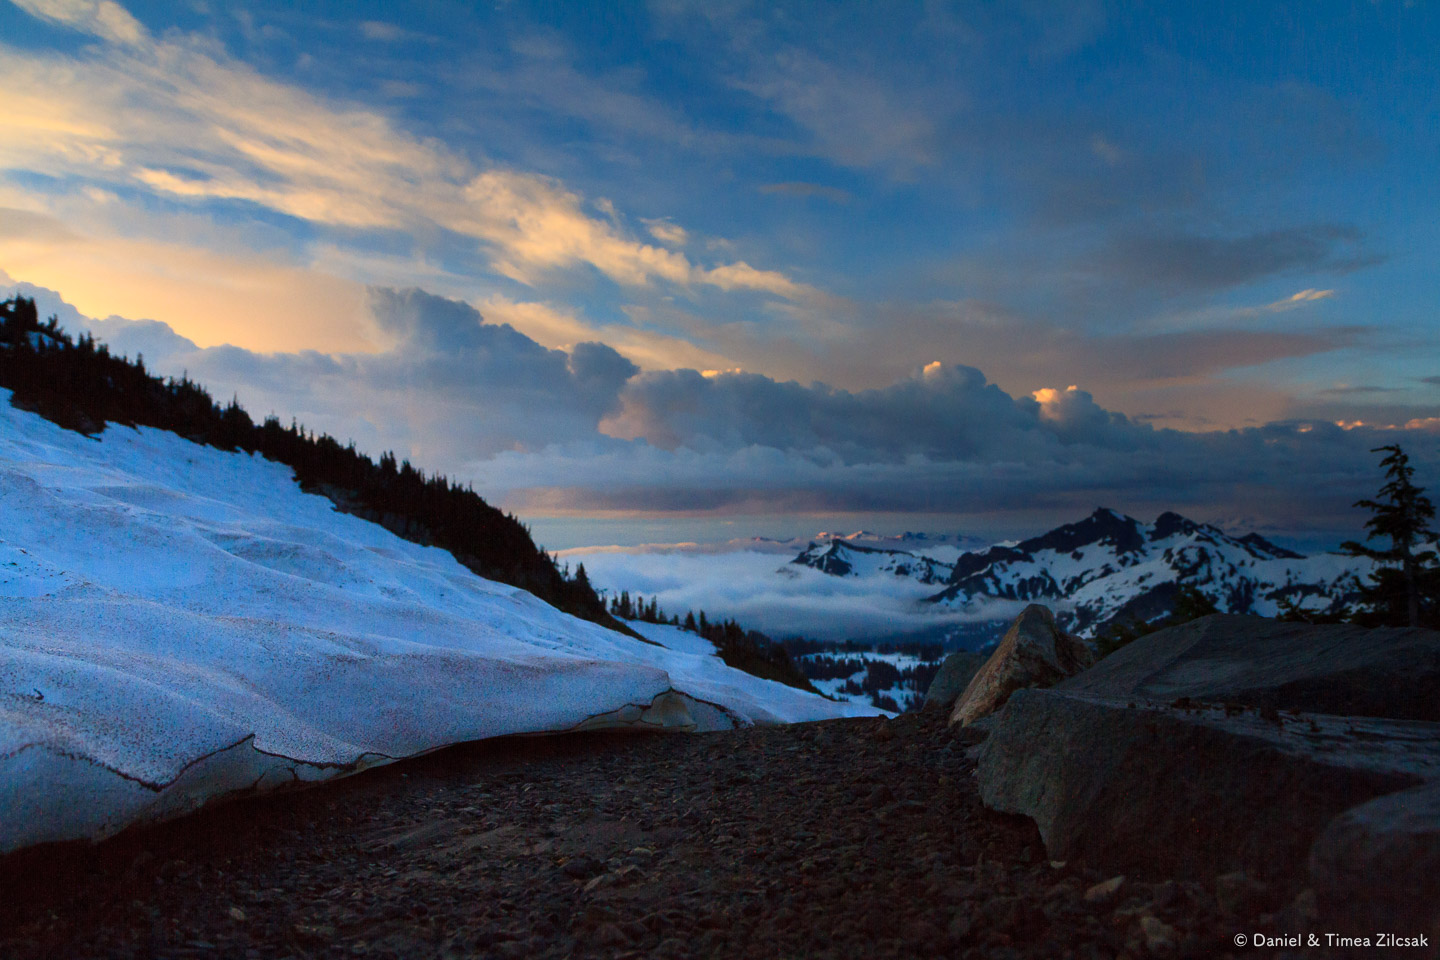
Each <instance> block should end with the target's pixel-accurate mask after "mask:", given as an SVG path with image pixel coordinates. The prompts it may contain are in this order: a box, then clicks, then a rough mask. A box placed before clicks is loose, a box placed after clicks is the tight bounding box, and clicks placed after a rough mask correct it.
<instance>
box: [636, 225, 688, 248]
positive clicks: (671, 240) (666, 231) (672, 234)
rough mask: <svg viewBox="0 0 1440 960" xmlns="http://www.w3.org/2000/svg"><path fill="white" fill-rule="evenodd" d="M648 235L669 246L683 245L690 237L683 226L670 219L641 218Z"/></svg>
mask: <svg viewBox="0 0 1440 960" xmlns="http://www.w3.org/2000/svg"><path fill="white" fill-rule="evenodd" d="M641 222H642V223H644V224H645V229H646V230H649V231H650V236H652V237H654V238H655V239H656V240H659V241H660V242H661V243H663V244H665V245H666V246H669V247H683V246H685V244H686V242H687V241H688V240H689V239H690V234H689V233H688V232H686V230H685V228H684V227H682V226H680V225H679V224H677V223H675V222H673V221H671V220H642V221H641Z"/></svg>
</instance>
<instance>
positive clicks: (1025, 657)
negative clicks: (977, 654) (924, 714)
mask: <svg viewBox="0 0 1440 960" xmlns="http://www.w3.org/2000/svg"><path fill="white" fill-rule="evenodd" d="M1090 658H1091V653H1090V648H1089V647H1087V646H1086V645H1085V643H1084V642H1083V641H1082V640H1080V639H1079V638H1078V637H1074V636H1071V635H1070V634H1068V633H1066V632H1065V631H1063V630H1061V629H1060V628H1059V627H1058V626H1056V625H1055V615H1054V614H1053V613H1051V612H1050V610H1049V608H1048V607H1044V606H1042V605H1040V604H1038V603H1032V604H1030V606H1028V607H1026V608H1025V609H1024V610H1023V611H1021V613H1020V616H1019V617H1017V618H1016V619H1015V622H1014V623H1012V624H1011V625H1010V629H1009V630H1007V631H1005V636H1004V637H1003V638H1002V639H1001V641H1000V645H999V646H998V647H996V648H995V652H994V653H993V654H991V656H990V659H989V660H987V661H986V662H985V665H984V666H983V667H981V668H980V669H979V671H978V672H976V674H975V676H974V677H973V678H971V680H970V683H969V684H968V685H967V686H966V687H965V691H964V692H963V693H962V694H960V696H959V698H958V699H957V700H956V701H955V708H954V710H953V711H952V712H951V714H950V722H951V723H952V724H962V725H968V724H971V723H974V722H975V721H976V720H978V719H980V718H981V717H984V716H988V715H989V714H992V713H994V712H995V711H996V710H999V709H1000V708H1001V707H1003V706H1004V705H1005V701H1006V700H1008V699H1009V698H1010V695H1011V694H1012V693H1014V692H1015V691H1016V690H1022V689H1025V688H1027V687H1048V686H1051V685H1052V684H1054V683H1057V682H1059V681H1060V680H1064V679H1065V678H1066V677H1069V676H1072V675H1073V674H1075V673H1078V672H1079V671H1081V670H1083V669H1085V667H1087V666H1089V665H1090Z"/></svg>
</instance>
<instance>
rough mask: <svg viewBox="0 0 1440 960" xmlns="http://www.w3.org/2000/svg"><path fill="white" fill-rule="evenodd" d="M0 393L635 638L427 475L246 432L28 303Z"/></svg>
mask: <svg viewBox="0 0 1440 960" xmlns="http://www.w3.org/2000/svg"><path fill="white" fill-rule="evenodd" d="M0 387H5V388H7V389H9V390H11V391H13V392H14V397H13V398H12V401H11V402H12V403H13V404H14V405H15V406H16V407H19V408H21V409H23V410H30V411H33V412H35V413H38V414H40V415H41V416H43V417H46V418H47V419H49V420H52V421H54V422H55V423H57V424H59V425H60V426H62V427H65V428H67V429H70V430H77V431H79V432H81V433H86V434H96V433H100V432H101V431H103V430H104V429H105V427H106V425H107V423H119V424H124V425H126V426H148V427H156V428H158V429H161V430H169V431H171V432H173V433H176V434H179V435H180V436H183V437H186V438H187V439H189V440H193V441H194V442H196V443H203V444H207V445H209V446H212V447H218V448H220V449H222V450H244V451H246V452H248V453H259V454H260V455H262V456H264V457H266V458H267V459H270V460H274V461H276V462H278V463H283V464H285V465H287V466H289V467H290V468H291V469H292V470H294V471H295V477H296V479H297V480H298V481H299V482H300V485H301V487H302V488H304V489H305V490H308V491H311V492H314V493H320V494H324V495H325V496H326V497H328V498H329V499H330V500H331V501H332V502H333V503H334V504H335V506H336V507H337V508H338V509H340V510H344V511H346V512H347V513H353V514H355V515H357V516H360V517H363V518H365V519H367V520H372V521H374V522H376V523H379V524H381V525H382V526H384V527H385V528H386V529H388V530H390V531H392V532H393V533H395V534H397V535H398V536H401V537H404V538H405V539H407V540H411V541H414V542H416V543H422V544H426V545H433V546H437V547H442V548H444V549H446V550H448V551H450V552H451V553H452V554H454V555H455V558H456V559H457V560H459V561H460V562H461V563H462V564H464V565H465V566H466V567H468V568H469V569H470V570H472V571H474V572H475V573H477V574H479V575H480V576H482V577H486V578H488V579H491V580H498V581H501V582H502V583H508V584H511V585H513V586H517V587H521V588H523V589H525V590H528V591H530V592H531V593H533V594H535V595H536V596H537V597H540V598H541V599H542V600H545V601H546V602H548V603H550V604H552V605H554V606H555V607H558V608H559V609H561V610H564V611H566V612H567V613H571V614H574V615H575V616H577V617H582V618H584V619H586V620H590V621H593V622H595V623H599V624H603V625H604V626H607V627H610V628H612V629H616V630H620V631H623V632H624V633H627V634H629V635H631V636H635V634H634V632H633V631H631V630H630V628H628V627H626V626H624V625H623V624H621V623H620V622H619V621H618V620H616V619H615V618H614V617H612V616H611V615H610V614H609V612H608V611H607V610H606V609H605V604H604V603H603V602H602V601H601V600H600V598H599V597H597V596H596V594H595V591H594V589H593V588H592V587H591V586H590V583H589V581H588V580H586V579H585V576H584V572H583V568H581V570H580V571H577V573H576V575H575V576H574V577H568V576H566V575H565V574H562V573H561V571H560V570H559V569H557V567H556V566H555V562H554V559H553V558H552V557H551V556H550V555H549V554H548V553H546V552H545V551H543V550H541V549H540V548H539V547H537V546H536V545H535V542H534V540H533V539H531V536H530V532H529V530H528V529H527V528H526V527H525V525H524V524H522V523H521V522H520V521H519V520H517V519H516V518H515V517H513V516H511V515H510V514H507V513H504V512H502V511H500V510H497V509H496V508H495V507H492V506H491V505H490V504H488V503H486V502H485V501H484V500H483V499H482V498H481V497H480V496H479V495H478V494H476V493H475V492H474V491H473V490H472V489H470V488H469V487H468V486H465V487H462V486H460V485H458V484H455V483H452V482H451V481H449V480H447V479H446V478H445V477H443V476H440V475H439V474H432V475H429V476H427V475H425V474H424V473H422V472H421V471H419V470H417V469H415V468H414V467H413V466H411V465H410V463H409V461H403V462H398V463H397V462H396V459H395V456H394V454H391V453H386V454H384V455H383V456H381V458H380V462H379V463H376V462H374V461H373V460H371V459H370V458H369V457H368V456H367V455H365V454H363V453H360V452H359V451H357V450H356V449H355V445H354V444H353V443H351V444H348V445H344V446H342V445H341V444H340V442H339V441H338V440H336V439H335V438H334V437H331V436H328V435H325V434H321V435H318V436H317V435H316V434H314V433H310V432H308V431H306V430H305V428H304V427H301V426H299V425H298V424H295V423H293V422H292V423H291V424H290V426H288V427H286V426H283V425H282V424H281V423H280V421H279V420H278V419H276V418H274V417H271V418H269V419H267V420H265V422H264V423H261V424H256V423H255V422H254V421H253V420H251V418H250V415H249V414H248V413H246V412H245V411H244V410H243V409H242V408H241V407H240V405H239V404H238V403H237V402H235V401H233V400H232V401H231V402H230V403H229V404H227V405H225V406H223V407H222V406H220V405H219V404H218V403H216V402H215V401H214V399H213V398H212V397H211V396H210V394H209V393H207V392H206V391H205V388H204V387H202V386H200V385H199V384H197V383H195V382H193V381H191V380H190V379H189V378H188V377H186V378H182V379H180V380H176V379H174V378H170V379H161V378H160V377H156V376H152V375H151V374H150V373H149V372H148V371H146V369H145V364H144V361H143V358H141V357H136V358H135V359H134V360H133V361H132V360H130V359H128V358H125V357H116V356H112V355H111V354H110V351H109V349H108V348H107V347H106V346H105V345H104V344H103V343H97V342H96V341H95V339H94V338H93V337H91V336H90V335H89V334H85V335H83V336H81V337H79V338H78V339H75V338H72V337H70V336H69V335H68V334H66V333H65V332H64V331H62V330H60V329H59V328H58V326H57V324H56V322H55V319H54V318H53V317H52V318H51V319H50V320H49V321H47V322H45V323H41V322H40V319H39V316H38V315H37V312H36V308H35V301H33V300H28V299H25V298H23V297H17V298H15V299H12V300H6V301H0Z"/></svg>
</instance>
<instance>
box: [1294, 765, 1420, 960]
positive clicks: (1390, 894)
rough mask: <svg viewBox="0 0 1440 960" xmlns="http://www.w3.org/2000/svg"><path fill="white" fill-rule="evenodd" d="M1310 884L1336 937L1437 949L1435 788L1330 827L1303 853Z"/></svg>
mask: <svg viewBox="0 0 1440 960" xmlns="http://www.w3.org/2000/svg"><path fill="white" fill-rule="evenodd" d="M1310 882H1311V885H1312V886H1313V887H1314V889H1315V894H1316V897H1317V899H1318V901H1319V905H1320V907H1321V909H1322V910H1323V911H1324V912H1325V914H1326V915H1327V916H1328V917H1330V918H1333V919H1335V920H1336V921H1338V923H1339V925H1340V927H1341V928H1342V929H1346V930H1354V931H1361V932H1368V933H1370V934H1371V935H1373V932H1374V931H1376V930H1386V931H1391V932H1394V933H1397V934H1400V935H1402V936H1411V937H1413V936H1417V935H1425V936H1426V937H1428V938H1429V940H1430V943H1431V945H1432V947H1434V946H1440V784H1435V783H1432V784H1428V785H1426V786H1423V787H1416V788H1414V789H1412V790H1405V791H1402V792H1400V793H1392V794H1390V795H1388V796H1384V797H1380V798H1379V799H1378V800H1371V801H1370V802H1369V803H1365V804H1362V805H1360V806H1358V807H1355V808H1354V809H1351V810H1347V811H1346V812H1344V813H1342V814H1341V815H1340V816H1338V817H1336V818H1335V819H1334V820H1332V821H1331V822H1330V825H1329V826H1327V827H1326V828H1325V830H1324V832H1323V833H1321V834H1320V837H1319V839H1317V840H1316V841H1315V846H1314V847H1313V848H1312V849H1311V851H1310ZM1425 955H1426V956H1433V955H1434V953H1426V954H1425Z"/></svg>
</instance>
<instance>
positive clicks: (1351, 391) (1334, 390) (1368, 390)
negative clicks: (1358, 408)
mask: <svg viewBox="0 0 1440 960" xmlns="http://www.w3.org/2000/svg"><path fill="white" fill-rule="evenodd" d="M1320 392H1321V393H1322V394H1324V395H1326V396H1330V397H1350V396H1364V395H1367V394H1376V393H1399V392H1400V388H1399V387H1381V386H1376V385H1375V384H1369V383H1364V384H1356V385H1354V386H1350V385H1345V386H1339V387H1327V388H1326V389H1324V390H1321V391H1320Z"/></svg>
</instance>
